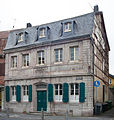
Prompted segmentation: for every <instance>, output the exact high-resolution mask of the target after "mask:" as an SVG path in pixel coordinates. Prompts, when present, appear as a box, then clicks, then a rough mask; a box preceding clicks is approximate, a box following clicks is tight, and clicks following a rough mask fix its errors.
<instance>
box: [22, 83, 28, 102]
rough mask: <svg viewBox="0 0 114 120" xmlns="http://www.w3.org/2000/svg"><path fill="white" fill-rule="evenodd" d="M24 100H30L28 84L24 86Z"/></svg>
mask: <svg viewBox="0 0 114 120" xmlns="http://www.w3.org/2000/svg"><path fill="white" fill-rule="evenodd" d="M23 101H28V86H27V85H25V86H23Z"/></svg>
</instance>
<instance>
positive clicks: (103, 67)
mask: <svg viewBox="0 0 114 120" xmlns="http://www.w3.org/2000/svg"><path fill="white" fill-rule="evenodd" d="M104 69H105V61H104V59H103V62H102V70H103V71H104Z"/></svg>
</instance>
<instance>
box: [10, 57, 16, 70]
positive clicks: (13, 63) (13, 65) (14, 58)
mask: <svg viewBox="0 0 114 120" xmlns="http://www.w3.org/2000/svg"><path fill="white" fill-rule="evenodd" d="M11 67H12V68H16V67H17V56H12V57H11Z"/></svg>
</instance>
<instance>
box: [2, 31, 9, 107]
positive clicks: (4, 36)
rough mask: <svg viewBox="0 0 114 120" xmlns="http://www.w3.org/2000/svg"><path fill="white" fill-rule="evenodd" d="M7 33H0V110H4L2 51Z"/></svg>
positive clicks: (3, 62)
mask: <svg viewBox="0 0 114 120" xmlns="http://www.w3.org/2000/svg"><path fill="white" fill-rule="evenodd" d="M8 33H9V32H8V31H2V32H0V109H4V85H5V84H4V83H5V82H4V76H5V58H4V54H3V49H4V48H5V45H6V42H7V39H8Z"/></svg>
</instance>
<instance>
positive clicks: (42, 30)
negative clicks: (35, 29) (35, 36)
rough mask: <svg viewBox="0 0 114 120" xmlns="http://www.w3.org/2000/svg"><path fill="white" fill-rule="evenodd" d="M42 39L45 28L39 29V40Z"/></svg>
mask: <svg viewBox="0 0 114 120" xmlns="http://www.w3.org/2000/svg"><path fill="white" fill-rule="evenodd" d="M43 37H45V28H41V29H40V36H39V38H43Z"/></svg>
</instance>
